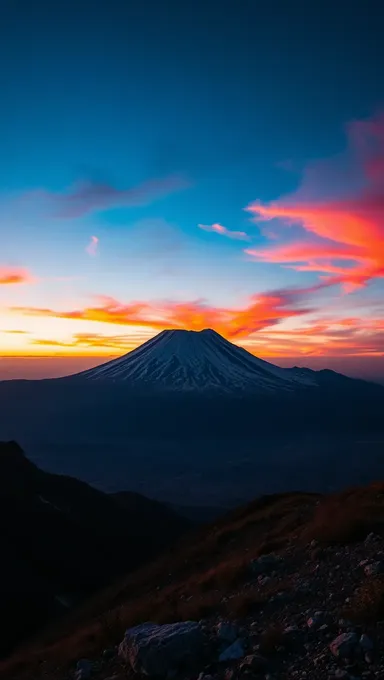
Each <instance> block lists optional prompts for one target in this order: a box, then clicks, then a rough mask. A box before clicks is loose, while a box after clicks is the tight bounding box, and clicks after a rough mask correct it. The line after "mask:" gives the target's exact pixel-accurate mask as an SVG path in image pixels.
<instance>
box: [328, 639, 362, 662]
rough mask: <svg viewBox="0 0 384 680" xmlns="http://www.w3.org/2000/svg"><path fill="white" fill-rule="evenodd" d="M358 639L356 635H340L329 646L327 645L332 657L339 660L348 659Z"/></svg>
mask: <svg viewBox="0 0 384 680" xmlns="http://www.w3.org/2000/svg"><path fill="white" fill-rule="evenodd" d="M357 642H358V639H357V635H356V633H341V635H339V636H338V637H337V638H335V640H333V642H331V644H330V645H329V647H330V650H331V652H332V654H333V656H336V657H338V658H339V659H348V658H349V657H350V656H351V655H352V653H353V651H354V649H355V647H356V645H357Z"/></svg>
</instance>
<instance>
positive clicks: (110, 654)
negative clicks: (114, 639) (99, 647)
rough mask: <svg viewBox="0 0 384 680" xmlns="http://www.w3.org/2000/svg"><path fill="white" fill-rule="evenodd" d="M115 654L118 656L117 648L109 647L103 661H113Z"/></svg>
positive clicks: (104, 653) (105, 650)
mask: <svg viewBox="0 0 384 680" xmlns="http://www.w3.org/2000/svg"><path fill="white" fill-rule="evenodd" d="M115 654H116V650H115V648H114V647H109V648H108V649H104V651H103V654H102V656H103V659H105V661H108V660H109V659H113V657H114V656H115Z"/></svg>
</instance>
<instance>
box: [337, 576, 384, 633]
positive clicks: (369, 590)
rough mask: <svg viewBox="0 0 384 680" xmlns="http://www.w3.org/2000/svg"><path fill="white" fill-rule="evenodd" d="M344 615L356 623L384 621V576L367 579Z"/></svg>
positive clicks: (356, 592)
mask: <svg viewBox="0 0 384 680" xmlns="http://www.w3.org/2000/svg"><path fill="white" fill-rule="evenodd" d="M342 615H343V616H344V617H345V618H346V619H349V620H350V621H353V622H356V623H375V622H376V621H382V620H384V575H379V576H376V577H374V578H372V579H367V580H366V581H365V582H364V583H363V584H362V585H361V586H360V588H359V589H358V590H356V591H355V593H354V595H353V597H352V599H351V601H350V603H349V604H348V607H346V608H345V609H344V611H343V612H342Z"/></svg>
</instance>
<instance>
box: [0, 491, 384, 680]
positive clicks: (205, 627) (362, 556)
mask: <svg viewBox="0 0 384 680" xmlns="http://www.w3.org/2000/svg"><path fill="white" fill-rule="evenodd" d="M148 621H151V622H154V624H161V625H159V626H156V625H154V624H152V625H151V626H149V625H146V626H144V627H141V628H140V629H139V630H135V631H133V632H132V631H130V630H129V629H130V628H131V627H132V626H137V625H138V624H143V623H144V622H148ZM188 621H189V623H186V624H183V623H182V622H188ZM193 622H195V623H193ZM172 623H173V624H174V625H173V626H169V625H167V624H172ZM126 629H128V633H127V634H126V637H124V636H125V631H126ZM123 641H124V642H123ZM120 643H121V644H120ZM119 645H120V646H119ZM76 669H77V670H76ZM1 672H2V677H6V678H8V679H9V680H11V679H14V680H16V679H17V680H23V679H24V680H26V679H27V678H34V679H35V678H36V679H38V678H45V679H47V680H48V679H49V680H69V679H70V678H76V679H79V680H82V679H83V678H87V677H89V678H95V679H97V680H104V679H106V678H108V679H109V680H111V678H113V680H126V679H127V678H130V677H132V678H133V677H136V678H140V676H149V677H154V678H155V677H164V678H165V677H168V678H169V677H172V678H175V679H177V680H189V679H190V680H195V679H197V678H198V677H200V678H201V680H203V678H205V680H212V679H213V680H238V679H242V678H244V679H245V678H248V679H252V678H264V679H268V680H272V679H273V680H280V679H281V680H283V679H284V680H285V679H288V678H299V679H300V678H303V679H304V678H306V679H308V680H309V679H311V680H312V679H314V680H321V679H328V678H329V679H330V678H347V679H348V678H350V679H352V678H361V679H362V678H368V680H369V679H370V678H372V679H373V678H383V677H384V484H383V483H378V484H374V485H371V486H369V487H365V488H352V489H349V490H347V491H345V492H342V493H339V494H335V495H329V496H327V495H318V494H306V493H289V494H279V495H273V496H266V497H263V498H260V499H259V500H257V501H255V502H254V503H251V504H250V505H248V506H247V507H244V508H241V509H239V510H237V511H235V512H233V513H230V514H229V515H227V516H226V517H224V518H223V519H222V520H220V521H217V522H216V523H215V524H213V525H211V526H209V527H207V528H205V529H200V530H198V531H197V532H196V533H195V534H193V535H190V537H186V538H185V539H184V540H183V542H182V543H181V544H179V547H178V548H177V550H174V551H171V552H169V553H167V554H165V555H163V556H162V557H160V558H158V559H157V560H156V561H155V562H153V563H152V564H151V565H147V566H146V567H144V568H142V569H140V570H139V571H137V572H136V573H134V574H132V575H130V576H127V577H126V578H125V579H124V580H120V581H119V582H117V584H116V585H114V586H112V587H110V588H109V589H107V590H105V591H104V592H103V593H102V594H100V595H98V596H96V597H95V598H94V599H93V600H92V601H91V602H89V603H88V604H87V606H86V607H83V609H82V610H81V611H79V612H77V614H76V615H75V616H72V617H69V616H68V617H67V619H66V620H65V621H64V620H63V621H62V622H61V624H60V625H57V626H56V628H51V629H50V630H49V631H46V632H45V634H44V635H41V636H40V637H37V638H36V639H35V640H34V641H33V643H31V644H30V646H29V647H28V646H26V647H25V648H24V649H20V650H19V651H18V652H17V654H15V656H14V657H13V658H12V659H11V660H9V661H8V662H7V663H6V664H3V666H2V667H1ZM200 674H201V675H200Z"/></svg>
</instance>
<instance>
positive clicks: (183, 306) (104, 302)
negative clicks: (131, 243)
mask: <svg viewBox="0 0 384 680" xmlns="http://www.w3.org/2000/svg"><path fill="white" fill-rule="evenodd" d="M317 288H318V286H315V287H312V288H305V289H300V288H297V289H286V290H285V289H282V290H277V291H272V292H269V293H268V292H267V293H262V294H258V295H254V296H252V297H251V298H250V299H249V301H248V304H247V305H246V306H245V307H243V308H240V309H237V308H223V307H212V306H210V305H208V304H207V303H206V302H204V301H203V300H195V301H190V302H172V301H165V302H156V303H155V302H131V303H128V304H124V303H122V302H119V301H118V300H115V299H114V298H111V297H106V296H100V297H98V298H96V300H97V304H96V305H95V306H89V307H85V308H83V309H77V310H68V311H59V310H53V309H47V308H33V307H32V308H31V307H14V308H13V311H16V312H18V313H21V314H26V315H32V316H47V317H56V318H61V319H73V320H83V321H97V322H103V323H108V324H117V325H120V326H142V327H147V328H151V329H155V330H162V329H164V328H188V329H192V330H201V329H203V328H207V327H210V328H215V329H216V330H217V331H218V332H220V333H222V334H223V335H226V336H227V337H232V338H234V337H246V336H247V335H249V334H251V333H254V332H256V331H258V330H260V329H263V328H266V327H268V326H274V325H276V324H278V323H279V322H280V321H282V320H283V319H288V318H291V317H296V316H301V315H303V314H306V313H308V312H309V311H312V310H311V309H309V308H307V307H301V306H300V305H301V303H302V302H303V301H304V300H305V299H306V297H307V296H308V294H310V293H312V292H314V291H315V290H316V289H317Z"/></svg>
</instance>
